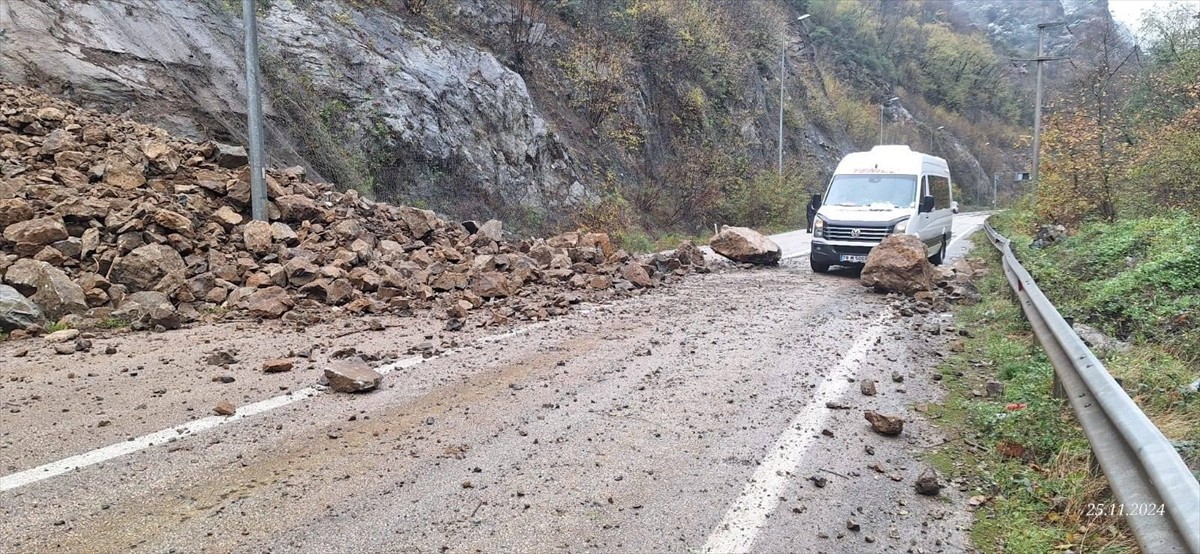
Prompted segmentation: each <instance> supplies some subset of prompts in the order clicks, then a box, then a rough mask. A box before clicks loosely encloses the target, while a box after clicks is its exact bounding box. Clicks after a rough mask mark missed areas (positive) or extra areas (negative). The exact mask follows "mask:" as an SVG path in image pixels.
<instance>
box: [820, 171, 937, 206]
mask: <svg viewBox="0 0 1200 554" xmlns="http://www.w3.org/2000/svg"><path fill="white" fill-rule="evenodd" d="M825 204H827V205H831V206H871V205H879V204H886V205H891V206H892V207H895V208H912V207H914V206H916V205H917V178H916V177H915V176H913V175H835V176H834V177H833V182H832V183H830V184H829V194H827V195H825Z"/></svg>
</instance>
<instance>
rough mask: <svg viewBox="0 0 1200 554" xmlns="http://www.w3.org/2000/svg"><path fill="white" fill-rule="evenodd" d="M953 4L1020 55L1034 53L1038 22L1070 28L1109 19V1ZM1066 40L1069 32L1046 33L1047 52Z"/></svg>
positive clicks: (974, 0)
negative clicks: (1064, 24) (1055, 23)
mask: <svg viewBox="0 0 1200 554" xmlns="http://www.w3.org/2000/svg"><path fill="white" fill-rule="evenodd" d="M953 5H954V8H955V9H956V10H957V11H958V12H959V13H962V14H963V15H964V16H965V17H966V18H967V19H969V20H970V21H971V22H972V23H974V24H975V25H978V26H979V27H980V29H982V30H983V31H984V32H985V33H987V35H988V38H989V39H991V41H992V42H993V43H994V44H996V45H997V46H998V47H999V48H1000V49H1001V50H1004V51H1007V52H1010V53H1013V54H1018V55H1020V56H1022V57H1033V56H1034V55H1036V54H1037V36H1038V30H1037V25H1038V24H1039V23H1054V22H1064V23H1067V25H1068V26H1072V27H1073V26H1075V25H1078V24H1080V23H1082V22H1086V21H1090V20H1093V19H1097V18H1111V15H1110V14H1109V12H1108V0H1026V1H1021V2H1012V1H1007V0H953ZM1069 43H1070V39H1069V35H1068V33H1066V32H1064V31H1062V30H1061V29H1054V30H1052V31H1050V32H1048V33H1047V34H1046V51H1047V52H1056V51H1058V50H1060V49H1061V48H1063V47H1065V46H1067V45H1068V44H1069ZM1056 55H1058V54H1056Z"/></svg>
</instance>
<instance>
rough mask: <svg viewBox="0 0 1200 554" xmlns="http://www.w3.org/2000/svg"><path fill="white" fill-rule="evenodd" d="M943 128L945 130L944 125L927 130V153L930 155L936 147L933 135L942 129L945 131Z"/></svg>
mask: <svg viewBox="0 0 1200 554" xmlns="http://www.w3.org/2000/svg"><path fill="white" fill-rule="evenodd" d="M945 128H946V126H945V125H941V126H939V127H938V128H937V129H930V130H929V153H930V154H933V153H934V152H933V151H934V149H935V148H936V147H937V143H936V141H934V134H936V133H937V132H938V131H941V130H942V129H945Z"/></svg>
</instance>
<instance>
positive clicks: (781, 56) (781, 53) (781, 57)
mask: <svg viewBox="0 0 1200 554" xmlns="http://www.w3.org/2000/svg"><path fill="white" fill-rule="evenodd" d="M809 17H812V14H809V13H806V14H804V15H802V16H800V17H797V18H796V21H804V20H805V19H808V18H809ZM787 46H788V43H787V41H784V43H783V47H782V48H780V49H779V177H780V178H782V177H783V82H784V80H785V79H784V77H785V76H786V75H787V71H786V69H785V66H784V65H783V64H784V62H785V61H786V58H785V56H787Z"/></svg>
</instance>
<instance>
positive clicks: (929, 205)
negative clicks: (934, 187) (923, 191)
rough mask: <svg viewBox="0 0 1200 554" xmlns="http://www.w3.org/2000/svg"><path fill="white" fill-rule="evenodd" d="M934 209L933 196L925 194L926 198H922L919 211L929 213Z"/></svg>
mask: <svg viewBox="0 0 1200 554" xmlns="http://www.w3.org/2000/svg"><path fill="white" fill-rule="evenodd" d="M932 211H933V196H931V195H928V194H927V195H925V197H924V198H922V199H921V208H920V209H919V210H917V213H923V214H924V213H929V212H932Z"/></svg>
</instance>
